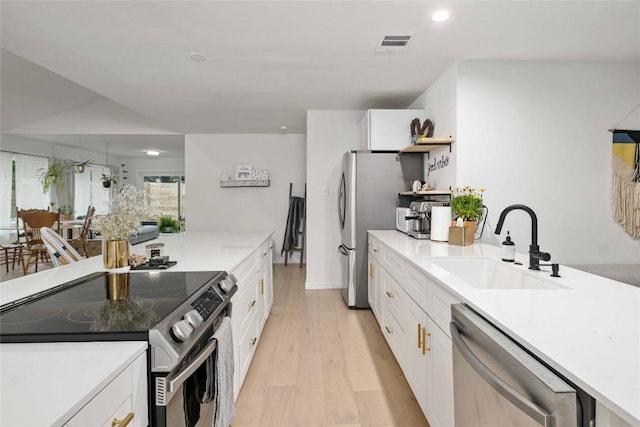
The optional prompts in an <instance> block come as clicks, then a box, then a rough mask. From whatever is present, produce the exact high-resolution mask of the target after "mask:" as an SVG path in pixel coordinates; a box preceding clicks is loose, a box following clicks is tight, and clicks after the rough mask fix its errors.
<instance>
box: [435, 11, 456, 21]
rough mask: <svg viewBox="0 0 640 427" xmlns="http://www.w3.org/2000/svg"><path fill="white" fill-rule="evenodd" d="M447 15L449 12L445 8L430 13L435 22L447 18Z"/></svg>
mask: <svg viewBox="0 0 640 427" xmlns="http://www.w3.org/2000/svg"><path fill="white" fill-rule="evenodd" d="M449 16H451V15H449V12H447V11H446V10H439V11H437V12H435V13H434V14H433V15H431V20H432V21H435V22H442V21H446V20H447V19H449Z"/></svg>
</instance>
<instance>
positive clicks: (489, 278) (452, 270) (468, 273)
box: [431, 258, 568, 289]
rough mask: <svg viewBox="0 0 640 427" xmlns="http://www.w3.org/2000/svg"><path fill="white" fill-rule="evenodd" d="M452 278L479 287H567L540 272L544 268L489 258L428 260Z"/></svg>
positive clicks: (545, 273)
mask: <svg viewBox="0 0 640 427" xmlns="http://www.w3.org/2000/svg"><path fill="white" fill-rule="evenodd" d="M431 264H432V265H434V266H436V267H439V268H441V269H443V270H445V271H446V272H447V273H449V274H451V275H452V276H454V277H455V278H457V279H459V280H462V281H463V282H465V283H467V284H468V285H470V286H473V287H474V288H478V289H568V288H567V287H566V286H562V285H559V284H557V283H555V282H553V281H551V280H548V279H546V278H542V277H538V276H539V275H547V276H548V275H549V273H548V272H545V271H537V272H533V271H529V270H526V267H520V268H521V269H518V268H517V267H516V266H514V265H506V264H505V263H503V262H501V261H495V260H492V259H488V258H446V259H438V260H433V261H431Z"/></svg>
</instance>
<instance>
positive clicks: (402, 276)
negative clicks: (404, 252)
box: [381, 249, 408, 283]
mask: <svg viewBox="0 0 640 427" xmlns="http://www.w3.org/2000/svg"><path fill="white" fill-rule="evenodd" d="M381 262H382V264H383V266H384V268H385V269H386V270H387V271H388V272H389V274H390V275H391V277H393V278H394V279H395V280H396V281H397V282H398V283H404V282H405V281H406V270H407V264H408V262H407V260H405V259H403V258H402V257H401V256H400V255H398V254H397V253H396V252H395V251H394V250H391V249H389V250H385V251H384V258H383V260H382V261H381Z"/></svg>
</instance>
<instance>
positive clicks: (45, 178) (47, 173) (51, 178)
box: [37, 161, 69, 193]
mask: <svg viewBox="0 0 640 427" xmlns="http://www.w3.org/2000/svg"><path fill="white" fill-rule="evenodd" d="M68 170H69V165H67V164H65V163H63V162H58V161H55V162H53V163H51V164H50V165H49V167H48V168H40V169H38V171H37V173H38V178H39V179H40V182H41V183H42V192H43V193H46V192H47V191H49V189H50V188H51V186H52V185H55V186H56V188H57V189H58V190H62V189H63V179H62V178H63V175H64V174H65V173H66V172H67V171H68Z"/></svg>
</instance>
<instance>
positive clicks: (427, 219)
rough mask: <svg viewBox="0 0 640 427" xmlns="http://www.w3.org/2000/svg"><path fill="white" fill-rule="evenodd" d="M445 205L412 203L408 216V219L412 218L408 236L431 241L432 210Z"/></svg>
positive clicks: (440, 203) (429, 202)
mask: <svg viewBox="0 0 640 427" xmlns="http://www.w3.org/2000/svg"><path fill="white" fill-rule="evenodd" d="M443 205H444V203H443V202H431V201H421V202H411V204H410V205H409V210H410V214H409V215H408V216H407V218H411V220H410V226H411V228H410V229H409V231H408V232H407V234H408V235H409V236H411V237H414V238H416V239H429V238H430V237H431V208H432V207H433V206H443Z"/></svg>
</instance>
